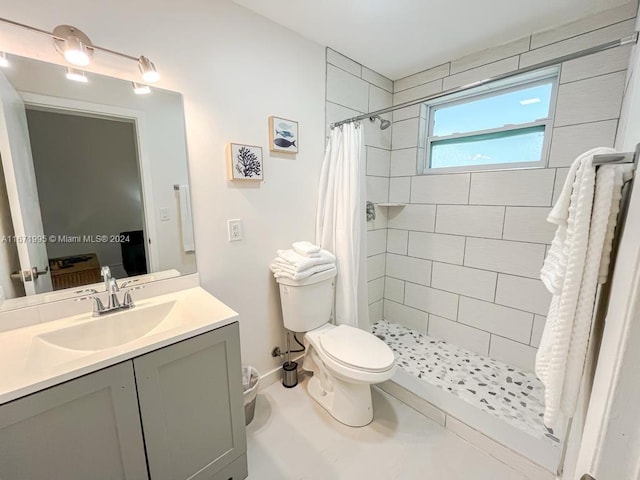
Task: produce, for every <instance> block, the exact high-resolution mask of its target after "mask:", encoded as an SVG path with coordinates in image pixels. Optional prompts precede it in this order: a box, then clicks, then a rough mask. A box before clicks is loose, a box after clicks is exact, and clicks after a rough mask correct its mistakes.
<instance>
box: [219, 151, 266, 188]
mask: <svg viewBox="0 0 640 480" xmlns="http://www.w3.org/2000/svg"><path fill="white" fill-rule="evenodd" d="M227 173H228V176H229V180H244V181H258V182H259V181H262V180H263V174H264V163H263V157H262V147H258V146H256V145H245V144H243V143H229V145H228V146H227Z"/></svg>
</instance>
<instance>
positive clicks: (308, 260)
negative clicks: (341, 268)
mask: <svg viewBox="0 0 640 480" xmlns="http://www.w3.org/2000/svg"><path fill="white" fill-rule="evenodd" d="M277 253H278V258H279V259H281V260H283V261H285V262H286V263H288V264H289V265H291V267H292V268H293V269H294V270H295V271H296V272H302V271H304V270H306V269H308V268H311V267H315V266H316V265H324V264H327V263H335V262H336V257H335V256H334V255H333V254H332V253H331V252H329V251H327V250H320V253H319V256H318V257H303V256H302V255H299V254H297V253H296V252H294V251H293V250H291V249H288V250H278V251H277Z"/></svg>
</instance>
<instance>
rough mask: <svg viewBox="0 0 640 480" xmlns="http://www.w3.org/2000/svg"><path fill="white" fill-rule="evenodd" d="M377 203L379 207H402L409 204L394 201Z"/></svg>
mask: <svg viewBox="0 0 640 480" xmlns="http://www.w3.org/2000/svg"><path fill="white" fill-rule="evenodd" d="M376 205H377V206H378V207H400V208H402V207H406V206H407V204H406V203H392V202H383V203H376Z"/></svg>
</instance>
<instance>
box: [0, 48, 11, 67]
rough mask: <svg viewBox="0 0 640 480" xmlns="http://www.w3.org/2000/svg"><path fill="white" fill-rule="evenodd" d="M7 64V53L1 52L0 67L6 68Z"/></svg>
mask: <svg viewBox="0 0 640 480" xmlns="http://www.w3.org/2000/svg"><path fill="white" fill-rule="evenodd" d="M8 66H9V59H8V58H7V54H6V53H5V52H2V55H0V67H2V68H7V67H8Z"/></svg>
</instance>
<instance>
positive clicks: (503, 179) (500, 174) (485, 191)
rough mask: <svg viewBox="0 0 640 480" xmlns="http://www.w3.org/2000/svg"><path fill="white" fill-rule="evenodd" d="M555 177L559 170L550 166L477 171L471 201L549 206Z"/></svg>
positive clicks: (472, 177) (470, 195)
mask: <svg viewBox="0 0 640 480" xmlns="http://www.w3.org/2000/svg"><path fill="white" fill-rule="evenodd" d="M554 178H555V172H554V171H553V170H550V169H548V168H539V169H525V170H504V171H496V172H477V173H476V172H474V173H473V174H471V193H470V194H469V203H471V204H476V205H515V206H521V207H522V206H545V207H546V206H549V205H550V204H551V196H552V192H553V181H554ZM442 203H446V202H442Z"/></svg>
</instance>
